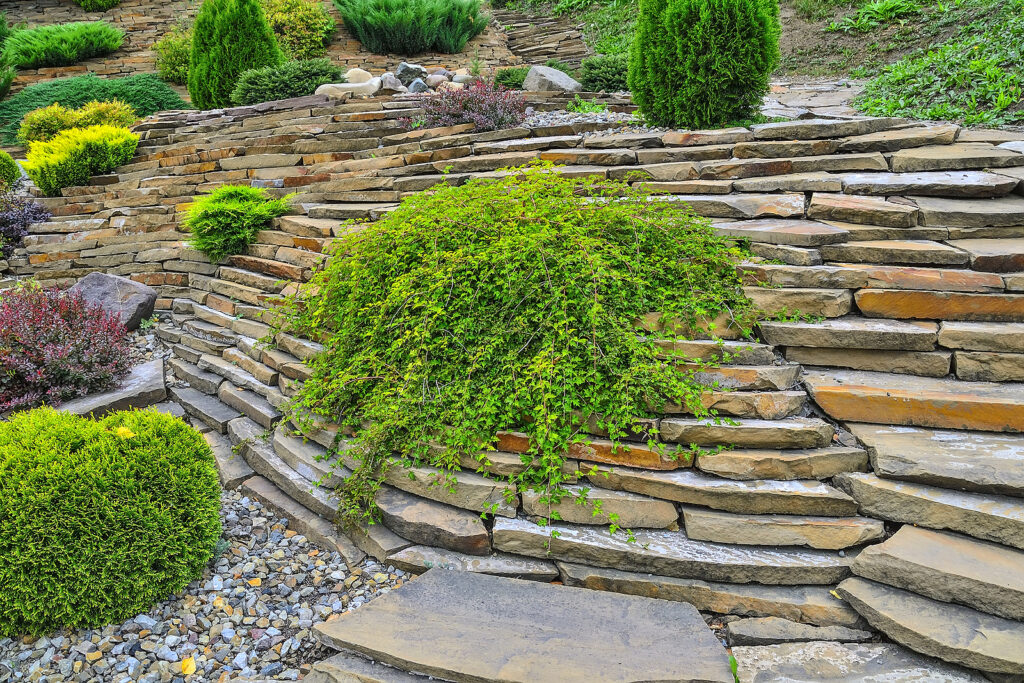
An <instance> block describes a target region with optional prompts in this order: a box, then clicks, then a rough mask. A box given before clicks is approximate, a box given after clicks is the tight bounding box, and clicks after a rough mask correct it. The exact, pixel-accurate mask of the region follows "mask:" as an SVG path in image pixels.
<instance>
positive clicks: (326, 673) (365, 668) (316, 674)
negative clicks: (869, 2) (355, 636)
mask: <svg viewBox="0 0 1024 683" xmlns="http://www.w3.org/2000/svg"><path fill="white" fill-rule="evenodd" d="M302 680H303V681H304V683H426V682H427V681H431V680H436V679H431V678H428V677H426V676H418V675H416V674H413V673H408V672H406V671H402V670H401V669H396V668H395V667H393V666H388V665H387V664H382V663H380V662H374V661H371V660H369V659H366V658H364V657H360V656H358V655H354V654H350V653H347V652H339V653H338V654H336V655H334V656H333V657H329V658H328V659H325V660H323V661H320V662H317V663H316V664H314V665H313V668H312V669H310V671H309V674H308V675H307V676H306V677H305V678H303V679H302Z"/></svg>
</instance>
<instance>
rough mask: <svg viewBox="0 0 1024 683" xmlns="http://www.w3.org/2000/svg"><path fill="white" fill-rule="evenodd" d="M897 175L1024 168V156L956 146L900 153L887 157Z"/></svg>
mask: <svg viewBox="0 0 1024 683" xmlns="http://www.w3.org/2000/svg"><path fill="white" fill-rule="evenodd" d="M890 164H891V166H892V170H893V171H894V172H896V173H917V172H920V171H962V170H968V169H985V168H1006V167H1010V166H1024V154H1019V153H1017V152H1013V151H1011V150H1008V149H1001V148H999V147H996V146H995V145H990V144H985V143H976V142H969V143H955V144H952V145H934V146H927V147H917V148H914V149H901V150H899V151H896V152H893V153H892V156H891V157H890Z"/></svg>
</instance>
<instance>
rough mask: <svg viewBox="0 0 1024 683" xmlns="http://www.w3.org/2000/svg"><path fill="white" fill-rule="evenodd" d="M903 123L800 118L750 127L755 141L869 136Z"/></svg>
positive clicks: (872, 119)
mask: <svg viewBox="0 0 1024 683" xmlns="http://www.w3.org/2000/svg"><path fill="white" fill-rule="evenodd" d="M902 123H904V120H903V119H892V118H862V119H847V120H841V119H803V120H793V121H780V122H777V123H762V124H758V125H756V126H751V127H750V131H751V133H752V134H753V136H754V139H755V140H815V139H820V138H844V137H849V136H853V135H868V134H871V133H879V132H881V131H884V130H890V129H892V128H895V127H896V126H899V125H901V124H902Z"/></svg>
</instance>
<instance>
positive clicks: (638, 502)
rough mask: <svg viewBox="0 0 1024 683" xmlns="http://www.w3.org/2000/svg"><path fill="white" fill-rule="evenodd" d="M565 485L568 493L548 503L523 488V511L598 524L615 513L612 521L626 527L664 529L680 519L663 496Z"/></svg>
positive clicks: (573, 521)
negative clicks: (660, 497) (556, 500)
mask: <svg viewBox="0 0 1024 683" xmlns="http://www.w3.org/2000/svg"><path fill="white" fill-rule="evenodd" d="M565 488H566V491H567V495H566V496H565V497H563V498H562V500H561V501H559V502H558V503H550V504H546V503H542V502H541V498H543V495H542V494H541V493H539V492H537V491H523V493H522V496H523V512H525V513H526V514H528V515H533V516H536V517H543V518H545V519H546V518H548V517H549V516H550V515H551V513H552V512H554V513H557V515H558V517H557V519H560V520H561V521H563V522H567V523H569V524H599V525H607V524H611V523H612V518H611V515H615V524H617V525H618V526H620V527H625V528H627V529H665V528H667V527H670V526H674V525H675V524H677V523H678V522H679V513H678V512H677V511H676V506H675V505H673V504H672V503H670V502H668V501H666V500H658V499H657V498H651V497H649V496H642V495H639V494H636V493H629V492H627V491H609V490H602V489H598V488H591V487H584V486H577V485H568V486H566V487H565ZM511 516H513V517H514V516H515V515H511Z"/></svg>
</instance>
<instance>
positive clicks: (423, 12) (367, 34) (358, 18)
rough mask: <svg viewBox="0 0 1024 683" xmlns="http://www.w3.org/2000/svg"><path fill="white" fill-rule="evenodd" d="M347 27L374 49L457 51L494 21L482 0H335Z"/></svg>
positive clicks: (413, 52)
mask: <svg viewBox="0 0 1024 683" xmlns="http://www.w3.org/2000/svg"><path fill="white" fill-rule="evenodd" d="M334 5H335V7H337V8H338V11H339V12H340V13H341V17H342V19H343V20H344V22H345V27H346V28H347V29H348V30H349V32H350V33H351V34H352V35H354V36H355V37H356V39H357V40H359V42H360V43H362V44H363V47H365V48H366V49H367V50H369V51H370V52H373V53H376V54H399V55H417V54H420V53H423V52H429V51H433V52H443V53H445V54H457V53H459V52H462V50H463V48H465V47H466V43H468V42H469V41H470V40H471V39H472V38H473V37H474V36H476V35H477V34H479V33H480V32H481V31H483V30H484V29H485V28H487V23H488V22H489V21H490V16H489V15H487V14H486V13H483V12H481V11H480V0H334Z"/></svg>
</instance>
